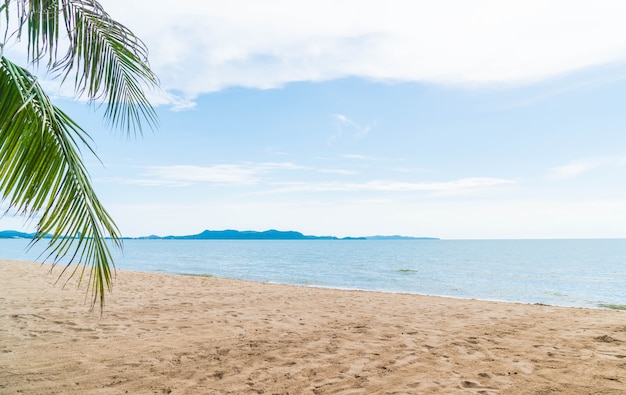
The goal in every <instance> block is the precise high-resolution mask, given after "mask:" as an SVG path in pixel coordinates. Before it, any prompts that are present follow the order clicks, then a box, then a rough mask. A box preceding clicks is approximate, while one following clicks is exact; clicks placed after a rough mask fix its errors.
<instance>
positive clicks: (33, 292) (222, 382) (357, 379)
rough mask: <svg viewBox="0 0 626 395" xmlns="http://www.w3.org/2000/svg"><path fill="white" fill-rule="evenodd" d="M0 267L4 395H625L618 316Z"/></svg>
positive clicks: (625, 336) (0, 389)
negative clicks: (90, 299)
mask: <svg viewBox="0 0 626 395" xmlns="http://www.w3.org/2000/svg"><path fill="white" fill-rule="evenodd" d="M59 272H60V270H58V269H55V270H54V271H53V272H52V273H50V267H49V266H47V265H43V266H42V265H40V264H37V263H30V262H17V261H0V273H1V275H0V306H1V307H0V314H1V319H0V393H1V394H125V393H128V394H428V393H442V394H457V393H458V394H464V393H467V394H471V393H481V394H496V393H499V394H623V393H626V313H624V312H621V311H610V310H590V309H576V308H561V307H553V306H544V305H529V304H514V303H499V302H485V301H474V300H458V299H451V298H441V297H431V296H420V295H406V294H391V293H379V292H364V291H344V290H330V289H318V288H308V287H296V286H285V285H275V284H263V283H255V282H245V281H237V280H228V279H219V278H212V277H194V276H176V275H161V274H153V273H136V272H127V271H118V272H117V278H116V281H115V284H114V289H113V293H112V294H110V295H108V299H107V306H106V308H105V311H104V314H103V315H102V316H100V314H99V311H90V310H89V305H85V303H84V301H85V292H84V290H77V289H76V286H75V283H73V282H70V283H69V284H68V285H67V286H66V287H64V288H63V287H62V286H61V284H56V285H54V283H55V281H56V279H57V276H58V274H59Z"/></svg>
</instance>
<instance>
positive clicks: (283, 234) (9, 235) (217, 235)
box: [0, 229, 439, 240]
mask: <svg viewBox="0 0 626 395" xmlns="http://www.w3.org/2000/svg"><path fill="white" fill-rule="evenodd" d="M33 237H35V233H25V232H18V231H15V230H4V231H0V239H32V238H33ZM49 237H50V235H48V236H46V238H49ZM126 239H135V240H439V239H438V238H435V237H409V236H366V237H335V236H308V235H304V234H302V233H300V232H296V231H293V230H289V231H280V230H275V229H270V230H266V231H263V232H257V231H254V230H244V231H240V230H232V229H227V230H205V231H203V232H201V233H198V234H195V235H187V236H157V235H150V236H141V237H127V238H126Z"/></svg>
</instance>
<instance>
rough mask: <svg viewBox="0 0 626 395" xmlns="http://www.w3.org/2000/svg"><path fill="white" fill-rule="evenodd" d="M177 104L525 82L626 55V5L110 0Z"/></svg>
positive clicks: (485, 0)
mask: <svg viewBox="0 0 626 395" xmlns="http://www.w3.org/2000/svg"><path fill="white" fill-rule="evenodd" d="M104 5H105V7H106V8H107V10H108V11H109V12H110V13H111V14H112V15H113V16H114V17H116V18H118V19H120V20H121V22H123V23H125V24H126V25H128V26H129V27H130V28H132V29H133V30H134V31H135V32H136V33H137V34H139V36H140V37H142V38H143V39H144V41H146V43H147V44H148V46H149V48H150V51H151V52H150V58H151V64H152V66H153V68H154V69H155V70H156V72H157V73H158V75H159V76H160V78H161V81H162V84H163V87H164V88H165V89H166V90H167V91H168V92H179V95H180V97H181V99H180V100H182V101H183V102H189V101H192V100H193V99H194V98H195V97H197V96H198V95H201V94H203V93H207V92H215V91H219V90H222V89H224V88H227V87H231V86H241V87H250V88H259V89H267V88H275V87H280V86H282V85H284V84H286V83H289V82H294V81H324V80H331V79H336V78H341V77H347V76H356V77H363V78H369V79H374V80H384V81H419V82H427V83H435V84H444V85H454V86H459V85H461V86H474V85H477V84H478V85H480V84H501V83H505V84H511V83H513V84H521V83H526V82H529V81H537V80H541V79H545V78H550V77H553V76H556V75H560V74H563V73H569V72H573V71H576V70H580V69H584V68H588V67H592V66H596V65H602V64H608V63H612V62H623V61H624V60H625V54H626V41H624V40H623V39H622V37H624V35H626V25H625V24H624V23H623V21H624V19H626V3H625V2H623V1H621V0H614V1H603V2H594V1H566V0H560V1H559V0H554V1H550V2H545V1H540V0H529V1H524V2H501V1H496V0H477V1H472V2H467V1H463V0H447V1H413V0H411V1H409V0H404V1H392V2H386V3H381V2H378V1H362V0H346V1H341V2H337V1H331V0H320V1H316V2H289V1H281V0H269V1H263V2H255V1H250V0H232V1H228V2H223V1H207V0H195V1H193V0H188V1H186V2H185V4H184V6H178V7H171V6H168V5H167V4H165V3H164V2H162V3H161V4H159V2H156V3H155V2H154V1H152V0H150V1H148V0H135V1H133V2H130V3H129V2H128V1H122V0H108V1H106V2H105V4H104Z"/></svg>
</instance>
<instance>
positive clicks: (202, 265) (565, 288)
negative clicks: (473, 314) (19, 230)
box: [0, 239, 626, 309]
mask: <svg viewBox="0 0 626 395" xmlns="http://www.w3.org/2000/svg"><path fill="white" fill-rule="evenodd" d="M29 242H30V240H27V239H0V259H14V260H27V261H38V257H39V255H40V252H41V250H42V249H43V246H44V245H45V241H43V242H42V243H38V244H36V245H35V247H34V248H32V249H30V250H28V248H27V247H28V244H29ZM114 258H115V265H116V268H117V269H121V270H133V271H142V272H157V273H168V274H187V275H210V276H216V277H225V278H233V279H240V280H249V281H260V282H270V283H281V284H289V285H300V286H313V287H325V288H338V289H351V290H367V291H382V292H400V293H413V294H424V295H436V296H444V297H453V298H463V299H480V300H493V301H504V302H519V303H542V304H549V305H555V306H565V307H583V308H613V309H622V308H626V294H625V292H624V290H625V289H626V266H625V265H624V263H625V262H626V239H558V240H556V239H552V240H547V239H536V240H529V239H525V240H133V239H127V240H124V250H123V252H122V253H120V252H118V251H116V252H114Z"/></svg>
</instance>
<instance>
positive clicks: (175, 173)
mask: <svg viewBox="0 0 626 395" xmlns="http://www.w3.org/2000/svg"><path fill="white" fill-rule="evenodd" d="M144 169H145V171H144V172H143V173H142V174H140V178H124V179H120V178H115V179H113V178H110V179H107V180H101V181H108V182H113V183H123V184H132V185H141V186H173V187H178V186H190V185H194V184H214V185H240V186H247V185H258V184H261V183H262V182H269V180H271V178H272V174H274V173H275V172H278V171H306V172H317V173H326V174H338V175H352V174H355V172H354V171H351V170H345V169H335V168H323V167H309V166H301V165H297V164H295V163H291V162H262V163H253V162H247V163H239V164H218V165H212V166H190V165H173V166H150V167H145V168H144Z"/></svg>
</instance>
